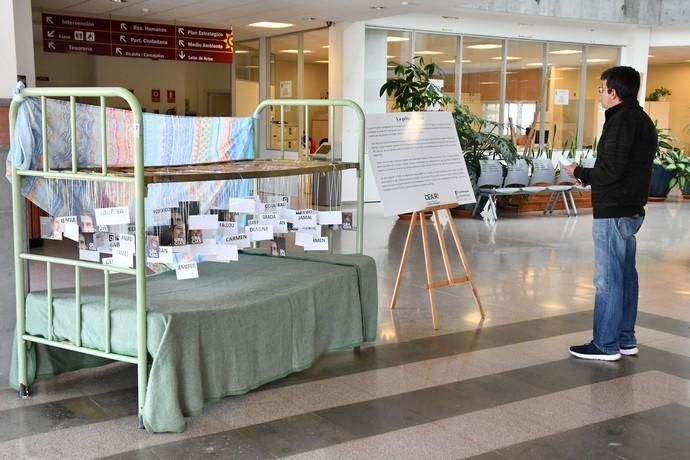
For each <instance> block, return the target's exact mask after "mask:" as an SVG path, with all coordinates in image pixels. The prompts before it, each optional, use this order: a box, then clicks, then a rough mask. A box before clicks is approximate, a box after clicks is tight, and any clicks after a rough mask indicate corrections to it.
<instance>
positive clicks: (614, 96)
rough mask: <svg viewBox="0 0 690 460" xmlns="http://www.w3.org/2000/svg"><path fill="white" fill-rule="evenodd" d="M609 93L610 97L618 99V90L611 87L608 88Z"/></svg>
mask: <svg viewBox="0 0 690 460" xmlns="http://www.w3.org/2000/svg"><path fill="white" fill-rule="evenodd" d="M609 94H610V95H611V99H620V98H619V97H618V91H616V90H615V89H613V88H609Z"/></svg>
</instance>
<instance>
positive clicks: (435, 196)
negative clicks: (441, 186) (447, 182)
mask: <svg viewBox="0 0 690 460" xmlns="http://www.w3.org/2000/svg"><path fill="white" fill-rule="evenodd" d="M424 199H425V200H427V201H431V200H438V193H427V194H425V195H424Z"/></svg>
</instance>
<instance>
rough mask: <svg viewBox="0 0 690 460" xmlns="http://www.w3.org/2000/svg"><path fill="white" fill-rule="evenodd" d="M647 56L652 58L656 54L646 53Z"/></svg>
mask: <svg viewBox="0 0 690 460" xmlns="http://www.w3.org/2000/svg"><path fill="white" fill-rule="evenodd" d="M647 57H648V58H653V57H656V56H655V55H653V54H648V55H647Z"/></svg>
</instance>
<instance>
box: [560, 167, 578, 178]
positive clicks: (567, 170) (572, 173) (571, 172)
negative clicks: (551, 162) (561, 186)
mask: <svg viewBox="0 0 690 460" xmlns="http://www.w3.org/2000/svg"><path fill="white" fill-rule="evenodd" d="M577 167H578V164H577V163H571V164H569V165H567V166H566V165H561V170H562V171H564V172H565V173H566V174H567V175H569V176H570V177H572V178H573V179H575V178H576V177H575V168H577Z"/></svg>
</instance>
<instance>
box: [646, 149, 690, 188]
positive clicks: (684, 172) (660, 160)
mask: <svg viewBox="0 0 690 460" xmlns="http://www.w3.org/2000/svg"><path fill="white" fill-rule="evenodd" d="M654 164H655V165H659V166H661V167H663V168H664V169H665V170H666V171H670V172H672V173H673V179H672V181H671V188H673V187H674V186H675V185H676V184H679V185H680V187H681V188H684V187H685V186H686V185H687V182H688V180H690V158H688V156H687V155H686V154H685V151H684V150H681V149H673V148H671V149H668V150H666V151H665V152H664V153H662V154H661V155H657V156H656V157H655V158H654Z"/></svg>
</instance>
